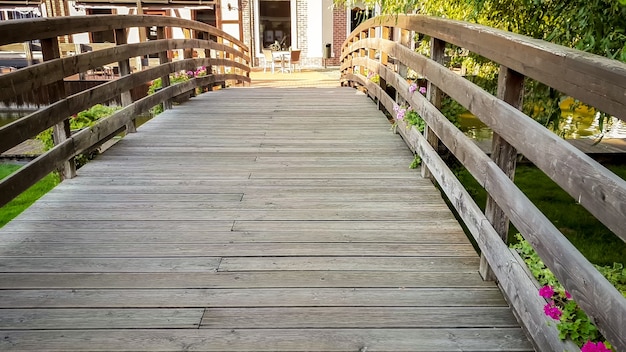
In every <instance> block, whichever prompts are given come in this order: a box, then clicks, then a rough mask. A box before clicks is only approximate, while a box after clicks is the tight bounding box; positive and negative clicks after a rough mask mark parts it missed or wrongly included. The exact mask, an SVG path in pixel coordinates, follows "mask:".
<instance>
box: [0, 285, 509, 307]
mask: <svg viewBox="0 0 626 352" xmlns="http://www.w3.org/2000/svg"><path fill="white" fill-rule="evenodd" d="M310 306H319V307H341V306H350V307H383V306H384V307H420V306H421V307H427V306H433V307H437V306H447V307H494V306H497V307H506V306H507V304H506V302H505V301H504V299H503V298H502V294H501V293H500V291H499V290H498V289H497V288H495V287H494V288H471V289H470V288H456V289H453V288H436V289H432V288H403V289H398V288H276V289H259V288H250V289H178V290H173V289H158V290H154V289H142V290H139V289H118V290H113V289H109V290H88V289H80V290H2V291H0V307H1V308H29V307H39V308H44V307H45V308H89V307H98V308H105V307H106V308H124V307H129V308H164V307H170V308H182V307H310Z"/></svg>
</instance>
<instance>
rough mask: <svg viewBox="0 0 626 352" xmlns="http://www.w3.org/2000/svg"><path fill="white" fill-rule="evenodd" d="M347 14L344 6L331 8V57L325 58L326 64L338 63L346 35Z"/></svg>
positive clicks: (334, 64)
mask: <svg viewBox="0 0 626 352" xmlns="http://www.w3.org/2000/svg"><path fill="white" fill-rule="evenodd" d="M347 21H348V16H347V11H346V9H345V8H344V7H341V6H335V7H334V8H333V55H332V56H333V57H332V58H331V59H329V60H327V62H326V63H327V64H328V65H333V66H336V65H339V59H340V58H341V46H342V45H343V42H344V41H345V40H346V38H347V37H348V35H347V28H348V22H347Z"/></svg>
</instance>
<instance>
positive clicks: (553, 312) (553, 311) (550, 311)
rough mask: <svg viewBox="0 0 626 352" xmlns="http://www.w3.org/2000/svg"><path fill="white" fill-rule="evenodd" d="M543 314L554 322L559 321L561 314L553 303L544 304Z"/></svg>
mask: <svg viewBox="0 0 626 352" xmlns="http://www.w3.org/2000/svg"><path fill="white" fill-rule="evenodd" d="M543 312H544V313H545V314H546V315H547V316H549V317H550V318H552V319H554V320H559V319H561V315H562V314H563V312H561V310H560V309H559V307H557V306H555V305H554V303H553V302H551V303H548V304H546V305H545V306H543Z"/></svg>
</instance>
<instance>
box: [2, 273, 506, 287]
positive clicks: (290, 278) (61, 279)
mask: <svg viewBox="0 0 626 352" xmlns="http://www.w3.org/2000/svg"><path fill="white" fill-rule="evenodd" d="M59 271H61V270H59ZM250 287H256V288H284V287H292V288H296V287H300V288H307V287H337V288H338V287H362V288H366V287H370V288H382V287H390V288H391V287H395V288H400V287H405V288H407V287H408V288H411V287H413V288H417V287H422V288H424V287H431V288H440V287H447V288H455V287H459V288H472V287H495V285H494V284H493V283H492V282H488V281H484V280H482V279H481V278H480V275H478V272H469V271H468V272H428V271H424V272H412V271H256V272H206V271H204V272H183V271H179V272H165V271H163V272H156V273H137V272H124V273H115V272H102V273H97V272H90V273H70V272H64V273H58V272H55V273H30V272H29V273H27V274H24V273H0V289H16V290H19V289H77V288H87V289H98V288H107V289H108V288H114V289H122V288H124V289H132V288H162V289H176V288H250Z"/></svg>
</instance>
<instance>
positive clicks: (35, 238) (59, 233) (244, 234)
mask: <svg viewBox="0 0 626 352" xmlns="http://www.w3.org/2000/svg"><path fill="white" fill-rule="evenodd" d="M300 224H304V223H300ZM300 224H297V225H296V224H294V225H293V228H294V229H296V230H290V229H284V228H283V229H279V228H276V229H275V230H266V231H228V232H226V231H213V230H212V229H207V230H201V229H194V230H191V231H184V232H180V231H177V230H170V229H169V228H168V229H158V230H154V231H147V230H145V231H115V232H113V231H105V230H99V231H89V230H83V231H80V232H77V231H74V232H67V231H63V230H58V229H49V230H45V231H43V232H24V231H22V232H11V231H5V232H4V233H3V235H2V236H1V237H0V239H1V243H3V244H9V243H11V242H16V243H20V242H21V243H26V242H28V243H46V244H51V243H68V244H70V245H78V244H83V245H84V246H87V244H96V245H97V244H101V243H106V244H110V245H112V244H113V243H114V244H118V245H122V244H147V243H150V244H164V243H170V244H190V243H203V244H210V243H213V244H218V243H222V244H224V243H307V242H311V243H387V244H395V245H399V244H422V245H423V244H450V245H451V244H462V245H466V244H467V236H466V235H465V233H463V231H462V230H461V228H460V226H454V227H451V226H446V225H445V224H444V226H437V225H436V224H433V225H430V226H427V224H423V225H421V226H420V227H419V228H416V229H415V230H411V229H401V230H396V231H385V230H332V229H329V230H326V231H319V230H318V231H316V230H308V231H304V230H297V228H298V225H300ZM16 248H17V247H16Z"/></svg>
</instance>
